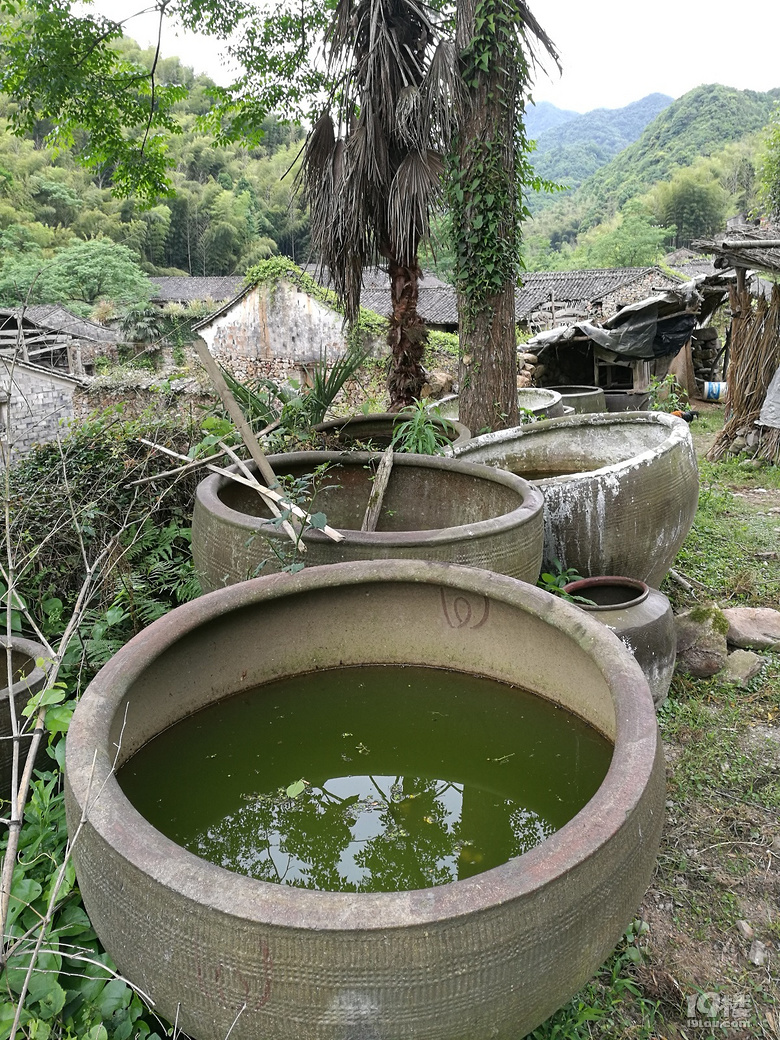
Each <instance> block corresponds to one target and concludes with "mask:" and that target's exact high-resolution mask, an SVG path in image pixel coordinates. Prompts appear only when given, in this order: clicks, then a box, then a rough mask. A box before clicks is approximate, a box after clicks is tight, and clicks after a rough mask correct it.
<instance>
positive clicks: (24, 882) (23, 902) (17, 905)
mask: <svg viewBox="0 0 780 1040" xmlns="http://www.w3.org/2000/svg"><path fill="white" fill-rule="evenodd" d="M42 891H43V888H42V887H41V885H40V884H39V883H38V882H37V881H34V880H33V879H32V878H28V877H22V878H20V879H19V880H18V881H17V880H16V878H14V881H13V885H12V887H11V900H10V903H9V907H8V922H9V924H13V922H14V921H15V920H16V918H17V917H18V916H19V914H20V913H22V911H23V910H25V909H26V908H27V907H28V906H29V905H30V904H31V903H34V902H35V900H36V899H37V898H38V896H39V895H40V894H41V892H42Z"/></svg>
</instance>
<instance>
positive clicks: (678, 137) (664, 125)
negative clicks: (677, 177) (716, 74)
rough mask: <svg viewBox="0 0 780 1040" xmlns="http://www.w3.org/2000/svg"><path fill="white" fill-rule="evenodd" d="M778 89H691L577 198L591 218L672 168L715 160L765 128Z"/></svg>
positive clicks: (714, 86)
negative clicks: (587, 207)
mask: <svg viewBox="0 0 780 1040" xmlns="http://www.w3.org/2000/svg"><path fill="white" fill-rule="evenodd" d="M778 100H780V88H778V89H777V90H772V91H770V92H769V93H766V94H761V93H758V92H756V91H753V90H734V89H733V88H731V87H724V86H721V85H720V84H718V83H714V84H709V85H707V86H701V87H696V88H695V89H694V90H691V91H689V92H688V93H687V94H684V95H683V96H682V97H681V98H678V100H677V101H675V102H673V104H671V105H670V106H669V107H668V108H667V109H665V110H664V111H663V112H662V113H661V114H660V115H659V116H658V117H657V118H656V119H655V120H654V121H653V122H652V123H651V124H650V125H649V126H648V127H647V128H646V129H645V131H644V133H643V134H642V135H641V137H640V138H639V140H637V141H636V142H635V143H634V144H632V145H630V146H629V147H628V148H626V149H625V150H624V151H623V152H621V153H620V155H618V156H616V157H615V159H613V160H612V162H610V163H609V164H608V165H607V166H605V167H603V168H602V169H601V170H599V171H598V172H597V173H596V174H594V176H593V177H591V178H590V179H589V180H588V181H587V183H586V184H584V185H583V187H582V189H581V191H580V198H581V199H582V200H587V202H588V203H589V204H591V205H592V206H593V215H594V216H600V215H603V214H606V213H607V212H609V209H610V207H612V206H614V205H615V204H617V205H618V206H619V205H622V203H623V202H625V201H626V200H627V199H630V198H632V197H633V196H635V195H639V194H641V193H642V192H643V191H647V189H648V188H650V186H651V185H653V184H654V183H655V182H656V181H661V180H664V179H665V178H667V177H668V176H669V175H670V174H671V173H672V172H673V171H674V170H675V169H676V168H677V167H680V166H690V165H692V164H693V163H695V162H696V160H697V159H701V158H702V157H705V156H710V155H714V154H715V153H717V152H719V151H721V150H722V149H723V148H724V147H725V145H727V144H729V143H730V142H733V141H739V140H741V139H742V138H744V137H746V136H747V135H749V134H752V133H755V132H756V131H757V130H760V129H761V128H762V127H764V126H766V124H767V123H768V122H769V117H770V115H771V114H772V109H773V107H774V104H775V102H776V101H778Z"/></svg>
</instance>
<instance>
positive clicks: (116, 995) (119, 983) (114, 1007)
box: [95, 979, 133, 1022]
mask: <svg viewBox="0 0 780 1040" xmlns="http://www.w3.org/2000/svg"><path fill="white" fill-rule="evenodd" d="M132 996H133V991H132V990H131V989H130V987H129V986H128V985H127V983H126V982H124V981H123V980H122V979H111V981H110V982H107V983H106V984H105V986H104V987H103V991H102V993H100V994H99V995H98V996H97V997H96V999H95V1007H96V1008H97V1009H98V1011H99V1012H100V1016H101V1018H102V1019H103V1021H104V1022H105V1021H107V1020H108V1019H109V1018H111V1016H112V1015H113V1014H114V1012H115V1011H118V1010H119V1009H120V1008H125V1007H127V1005H128V1004H129V1003H130V1000H131V999H132Z"/></svg>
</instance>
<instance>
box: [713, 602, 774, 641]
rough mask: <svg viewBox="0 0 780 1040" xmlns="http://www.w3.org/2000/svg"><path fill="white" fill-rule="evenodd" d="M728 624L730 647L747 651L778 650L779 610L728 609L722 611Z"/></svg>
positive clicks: (767, 608)
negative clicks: (742, 648) (738, 647)
mask: <svg viewBox="0 0 780 1040" xmlns="http://www.w3.org/2000/svg"><path fill="white" fill-rule="evenodd" d="M723 616H724V617H725V618H726V620H727V621H728V623H729V630H728V635H727V637H726V638H727V639H728V642H729V644H730V645H731V646H740V647H744V648H745V649H749V650H780V610H773V609H772V607H729V608H728V609H726V610H724V611H723Z"/></svg>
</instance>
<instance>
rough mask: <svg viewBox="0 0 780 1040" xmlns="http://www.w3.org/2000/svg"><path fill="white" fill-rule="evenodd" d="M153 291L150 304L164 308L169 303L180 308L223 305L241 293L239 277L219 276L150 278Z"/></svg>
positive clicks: (240, 278)
mask: <svg viewBox="0 0 780 1040" xmlns="http://www.w3.org/2000/svg"><path fill="white" fill-rule="evenodd" d="M149 281H150V282H151V283H152V286H153V290H152V296H151V299H150V302H151V303H154V304H157V306H158V307H165V306H167V305H168V304H171V303H178V304H181V305H182V306H186V305H187V304H192V303H207V302H209V301H210V302H211V303H224V302H225V301H226V300H232V299H233V297H234V296H236V295H237V294H238V293H240V292H241V289H242V287H243V285H244V279H243V277H242V276H241V275H220V276H217V275H215V276H212V277H204V278H199V277H197V276H192V275H177V276H174V277H156V278H150V279H149Z"/></svg>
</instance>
